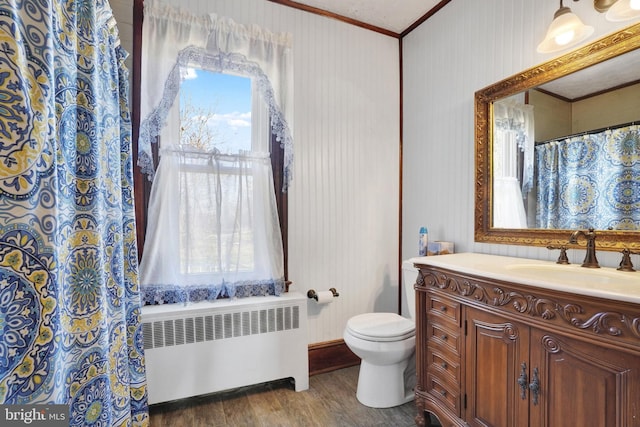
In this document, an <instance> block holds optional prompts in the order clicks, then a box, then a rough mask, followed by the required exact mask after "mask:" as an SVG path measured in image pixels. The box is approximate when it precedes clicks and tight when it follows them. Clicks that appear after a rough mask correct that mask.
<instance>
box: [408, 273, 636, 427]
mask: <svg viewBox="0 0 640 427" xmlns="http://www.w3.org/2000/svg"><path fill="white" fill-rule="evenodd" d="M418 267H419V269H420V274H419V275H418V279H417V283H416V286H415V289H416V313H417V319H416V358H417V375H418V378H417V380H418V381H417V386H416V406H417V408H418V415H417V417H416V424H418V425H425V424H426V423H428V420H429V417H428V416H426V415H425V411H427V412H431V413H433V414H434V415H435V416H437V417H438V419H439V420H440V422H441V424H442V425H443V426H494V427H527V426H534V427H543V426H544V427H556V426H568V425H571V426H584V427H589V426H594V427H614V426H615V427H640V306H638V305H637V304H633V303H629V302H624V301H614V300H607V299H602V298H597V297H593V296H585V295H582V294H577V293H576V294H574V293H568V292H559V291H556V290H552V289H543V288H539V287H535V286H529V285H524V284H521V283H513V282H509V281H504V280H495V279H492V278H486V277H482V276H476V275H470V274H467V273H460V272H457V271H455V270H448V269H445V268H442V267H434V266H430V265H418ZM631 274H633V273H631ZM638 286H639V287H640V276H638ZM427 425H428V424H427Z"/></svg>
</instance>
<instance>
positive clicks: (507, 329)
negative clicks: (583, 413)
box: [465, 307, 567, 427]
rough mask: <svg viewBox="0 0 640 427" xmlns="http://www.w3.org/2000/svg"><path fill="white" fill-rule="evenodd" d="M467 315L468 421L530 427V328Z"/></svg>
mask: <svg viewBox="0 0 640 427" xmlns="http://www.w3.org/2000/svg"><path fill="white" fill-rule="evenodd" d="M465 314H466V317H465V321H466V322H467V323H466V330H467V332H466V333H467V335H466V342H465V344H466V345H465V351H466V356H465V358H466V365H465V366H466V370H465V376H466V379H465V384H466V393H467V396H466V397H467V409H466V412H465V414H466V416H465V420H466V421H467V423H468V424H469V425H470V426H492V427H521V426H522V427H525V426H528V424H529V413H528V407H529V393H528V388H527V386H528V384H529V382H528V375H529V373H528V369H529V367H528V360H529V327H528V326H526V325H522V324H519V323H516V322H510V321H508V320H506V319H505V318H502V317H500V316H495V315H492V314H490V313H485V312H482V311H479V310H476V309H472V308H468V307H467V308H466V309H465ZM523 364H524V368H525V374H524V375H525V376H527V378H523V381H521V382H522V384H523V386H524V388H523V389H522V391H521V388H520V386H519V384H518V379H519V376H520V374H521V372H522V367H523ZM522 393H524V394H522ZM557 425H558V426H560V425H567V424H557Z"/></svg>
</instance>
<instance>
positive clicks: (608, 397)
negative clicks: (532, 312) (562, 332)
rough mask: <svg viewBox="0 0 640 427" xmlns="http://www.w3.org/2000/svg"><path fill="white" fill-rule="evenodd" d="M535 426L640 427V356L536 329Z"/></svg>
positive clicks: (533, 363) (533, 349)
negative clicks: (536, 392)
mask: <svg viewBox="0 0 640 427" xmlns="http://www.w3.org/2000/svg"><path fill="white" fill-rule="evenodd" d="M531 367H532V369H534V368H538V371H539V380H540V392H539V399H538V403H537V404H535V402H533V396H532V401H531V408H530V412H531V426H532V427H555V426H567V425H572V426H584V427H591V426H593V427H639V426H640V403H639V402H640V397H639V396H640V386H639V384H640V372H639V371H640V357H639V356H633V355H631V354H628V353H624V352H622V351H620V350H618V349H608V348H604V347H600V346H598V345H596V344H594V343H586V342H582V341H577V340H573V339H569V338H564V337H558V336H554V335H553V334H549V333H545V332H544V331H541V330H538V329H535V328H532V330H531Z"/></svg>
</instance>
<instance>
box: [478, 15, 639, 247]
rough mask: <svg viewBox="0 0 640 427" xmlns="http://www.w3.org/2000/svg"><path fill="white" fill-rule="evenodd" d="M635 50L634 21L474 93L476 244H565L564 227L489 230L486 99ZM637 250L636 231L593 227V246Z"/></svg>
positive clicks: (488, 105)
mask: <svg viewBox="0 0 640 427" xmlns="http://www.w3.org/2000/svg"><path fill="white" fill-rule="evenodd" d="M638 48H640V24H634V25H632V26H629V27H627V28H625V29H622V30H620V31H618V32H616V33H613V34H610V35H608V36H605V37H603V38H601V39H599V40H596V41H594V42H593V43H591V44H588V45H586V46H584V47H582V48H579V49H576V50H573V51H571V52H569V53H567V54H565V55H562V56H560V57H558V58H555V59H552V60H550V61H547V62H545V63H543V64H540V65H537V66H535V67H533V68H530V69H528V70H525V71H523V72H521V73H518V74H516V75H514V76H511V77H509V78H506V79H504V80H502V81H500V82H497V83H495V84H493V85H491V86H488V87H486V88H484V89H481V90H479V91H477V92H476V93H475V105H474V114H475V209H474V216H475V230H474V238H475V241H477V242H488V243H499V244H507V245H527V246H548V245H554V246H557V245H562V244H566V243H567V240H568V239H569V235H570V231H569V230H557V229H509V228H494V227H493V224H492V217H493V214H492V209H493V200H492V197H493V195H492V193H491V183H492V180H493V178H492V173H491V170H492V161H493V159H492V156H491V151H492V148H491V147H492V132H493V131H492V129H491V123H492V122H491V117H492V114H493V112H492V103H493V102H494V101H496V100H498V99H502V98H506V97H508V96H511V95H513V94H516V93H519V92H523V91H526V90H528V89H530V88H533V87H536V86H538V85H540V84H542V83H545V82H548V81H551V80H555V79H557V78H559V77H562V76H565V75H567V74H570V73H573V72H575V71H579V70H581V69H583V68H587V67H589V66H591V65H594V64H597V63H599V62H602V61H605V60H607V59H610V58H614V57H616V56H619V55H621V54H623V53H626V52H629V51H631V50H635V49H638ZM623 248H629V249H640V240H639V239H638V232H634V231H623V230H611V231H610V230H599V232H598V249H600V250H607V251H614V250H621V249H623Z"/></svg>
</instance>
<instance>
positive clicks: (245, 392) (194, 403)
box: [149, 366, 416, 427]
mask: <svg viewBox="0 0 640 427" xmlns="http://www.w3.org/2000/svg"><path fill="white" fill-rule="evenodd" d="M358 370H359V366H354V367H352V368H346V369H340V370H337V371H333V372H329V373H325V374H320V375H314V376H312V377H311V378H309V390H306V391H301V392H296V391H295V390H294V387H293V384H292V383H291V381H289V380H282V381H276V382H272V383H268V384H261V385H257V386H251V387H243V388H239V389H235V390H232V391H228V392H224V393H215V394H210V395H207V396H202V397H197V398H192V399H185V400H181V401H177V402H170V403H163V404H158V405H152V406H151V407H150V409H149V412H150V416H151V427H164V426H166V427H196V426H220V427H222V426H225V427H234V426H238V427H247V426H251V427H253V426H264V427H289V426H291V427H303V426H319V427H332V426H335V427H360V426H362V427H372V426H381V427H411V426H415V422H414V417H415V414H416V409H415V405H414V403H413V402H409V403H406V404H404V405H402V406H397V407H395V408H387V409H375V408H369V407H366V406H364V405H362V404H361V403H359V402H358V400H357V399H356V385H357V383H358Z"/></svg>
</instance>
